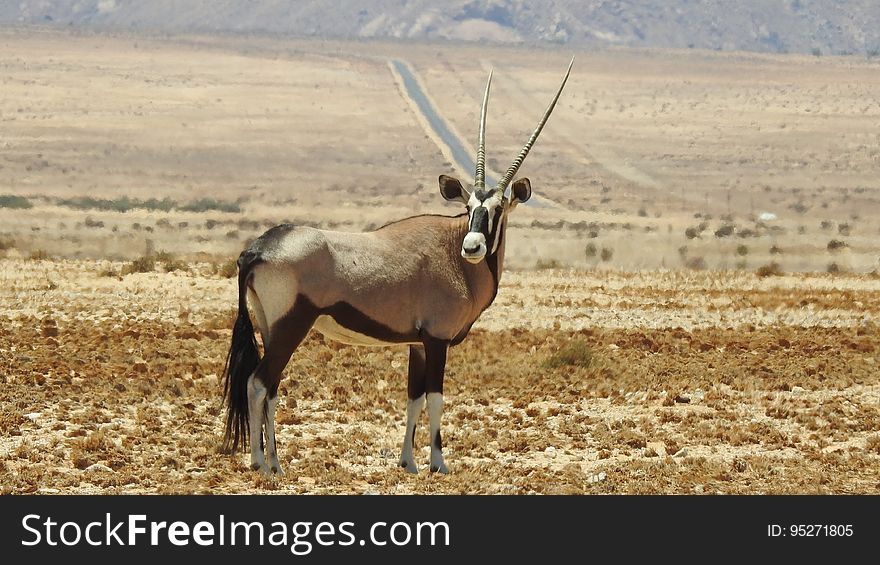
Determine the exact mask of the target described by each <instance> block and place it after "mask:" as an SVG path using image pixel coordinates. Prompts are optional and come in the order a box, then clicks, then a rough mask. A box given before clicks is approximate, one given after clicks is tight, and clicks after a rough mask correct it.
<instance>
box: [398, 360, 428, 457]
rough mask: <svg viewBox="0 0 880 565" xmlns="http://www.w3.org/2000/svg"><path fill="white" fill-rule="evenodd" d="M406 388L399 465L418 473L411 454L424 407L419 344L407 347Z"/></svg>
mask: <svg viewBox="0 0 880 565" xmlns="http://www.w3.org/2000/svg"><path fill="white" fill-rule="evenodd" d="M406 388H407V391H406V393H407V394H406V396H407V401H406V428H405V429H404V432H403V449H402V450H401V452H400V466H401V467H403V468H404V469H406V471H407V472H408V473H418V472H419V466H418V465H416V460H415V457H414V456H413V447H414V445H415V441H416V425H417V424H418V423H419V416H421V414H422V410H423V409H424V407H425V350H424V348H423V347H421V346H419V345H411V346H410V348H409V373H408V375H407V387H406Z"/></svg>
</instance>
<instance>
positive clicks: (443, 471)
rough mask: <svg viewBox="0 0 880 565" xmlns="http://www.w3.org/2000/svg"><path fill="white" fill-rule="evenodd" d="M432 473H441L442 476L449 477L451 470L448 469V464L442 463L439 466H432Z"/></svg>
mask: <svg viewBox="0 0 880 565" xmlns="http://www.w3.org/2000/svg"><path fill="white" fill-rule="evenodd" d="M431 472H432V473H440V474H441V475H448V474H449V468H448V467H446V463H440V464H439V465H431Z"/></svg>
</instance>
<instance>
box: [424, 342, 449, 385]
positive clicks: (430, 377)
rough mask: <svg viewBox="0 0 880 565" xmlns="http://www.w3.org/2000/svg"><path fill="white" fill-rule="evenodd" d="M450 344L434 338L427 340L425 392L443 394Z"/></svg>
mask: <svg viewBox="0 0 880 565" xmlns="http://www.w3.org/2000/svg"><path fill="white" fill-rule="evenodd" d="M448 349H449V342H448V341H443V340H439V339H434V338H430V337H429V338H427V339H426V340H425V392H428V393H432V392H439V393H441V394H442V393H443V376H444V374H445V373H446V352H447V350H448Z"/></svg>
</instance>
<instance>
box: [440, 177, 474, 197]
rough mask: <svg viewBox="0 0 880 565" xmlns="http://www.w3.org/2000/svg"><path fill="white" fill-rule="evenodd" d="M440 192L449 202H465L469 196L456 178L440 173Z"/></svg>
mask: <svg viewBox="0 0 880 565" xmlns="http://www.w3.org/2000/svg"><path fill="white" fill-rule="evenodd" d="M440 194H442V195H443V198H445V199H446V200H449V201H450V202H455V201H458V202H461V203H462V204H467V201H468V198H470V195H469V194H468V193H467V191H466V190H465V189H464V187H463V186H461V183H460V182H459V181H458V179H455V178H452V177H449V176H446V175H440Z"/></svg>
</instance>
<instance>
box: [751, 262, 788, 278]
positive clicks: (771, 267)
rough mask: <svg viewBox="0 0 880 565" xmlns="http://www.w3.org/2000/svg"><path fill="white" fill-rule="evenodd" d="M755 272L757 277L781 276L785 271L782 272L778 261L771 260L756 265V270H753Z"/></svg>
mask: <svg viewBox="0 0 880 565" xmlns="http://www.w3.org/2000/svg"><path fill="white" fill-rule="evenodd" d="M755 274H756V275H758V276H759V277H781V276H782V275H784V274H785V273H783V272H782V267H780V266H779V263H777V262H776V261H772V262H770V263H767V264H766V265H761V266H760V267H758V270H757V271H755Z"/></svg>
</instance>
